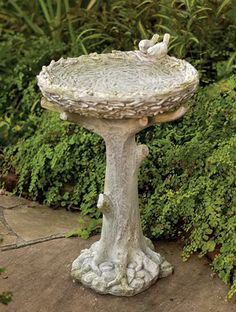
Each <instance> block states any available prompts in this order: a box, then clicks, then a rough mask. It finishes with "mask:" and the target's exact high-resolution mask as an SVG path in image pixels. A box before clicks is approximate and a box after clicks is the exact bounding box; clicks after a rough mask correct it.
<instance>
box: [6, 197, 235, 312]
mask: <svg viewBox="0 0 236 312" xmlns="http://www.w3.org/2000/svg"><path fill="white" fill-rule="evenodd" d="M77 227H78V214H75V213H70V212H66V211H65V210H52V209H50V208H47V207H44V206H40V205H38V204H37V203H32V202H29V201H27V200H23V199H18V198H15V197H10V196H5V195H0V235H1V237H2V242H1V245H0V246H1V249H2V252H1V254H0V267H5V268H6V269H7V271H6V273H4V274H2V275H1V276H0V293H1V292H2V291H4V290H11V291H12V292H13V301H12V302H11V303H10V304H9V305H8V306H4V305H0V311H2V312H5V311H6V312H92V311H93V312H149V311H154V312H155V311H158V312H159V311H160V312H211V311H212V312H213V311H214V312H233V311H235V310H236V305H235V303H234V302H231V303H226V302H225V301H224V298H225V295H226V293H227V290H228V288H227V286H226V285H224V284H223V283H222V282H221V281H220V280H219V279H218V278H217V277H214V278H213V277H212V276H211V275H212V274H211V270H210V267H209V264H208V261H207V260H206V259H205V258H202V259H199V258H197V257H196V256H193V257H191V259H190V260H189V261H187V262H182V260H181V257H180V255H181V247H180V245H179V244H178V243H176V242H160V243H158V244H157V249H158V251H160V252H161V253H163V254H164V255H165V256H166V258H167V259H168V260H169V261H170V262H171V263H172V264H173V265H174V266H175V273H174V274H173V275H172V276H170V277H167V278H164V279H161V280H158V281H157V283H156V284H155V285H154V286H152V287H151V288H150V289H149V290H147V291H145V292H143V293H141V294H139V295H136V296H134V297H130V298H119V297H113V296H109V295H98V294H96V293H94V292H93V291H91V290H89V289H86V288H84V287H82V286H81V285H80V284H77V283H76V284H74V283H73V282H72V280H71V278H70V273H69V272H70V265H71V262H72V261H73V260H74V259H75V258H76V257H77V256H78V254H79V252H80V250H81V249H83V248H85V247H88V246H89V245H90V244H91V243H92V242H94V241H95V240H97V239H98V237H93V238H91V239H89V240H87V241H84V240H82V239H79V238H70V239H66V238H63V235H64V233H66V232H68V231H70V230H73V229H76V228H77ZM19 247H21V248H19Z"/></svg>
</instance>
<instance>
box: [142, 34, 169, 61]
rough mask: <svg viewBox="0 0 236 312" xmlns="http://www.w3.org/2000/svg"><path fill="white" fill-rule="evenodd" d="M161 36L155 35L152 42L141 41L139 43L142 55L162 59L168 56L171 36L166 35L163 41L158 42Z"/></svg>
mask: <svg viewBox="0 0 236 312" xmlns="http://www.w3.org/2000/svg"><path fill="white" fill-rule="evenodd" d="M158 39H159V35H157V34H155V35H153V37H152V39H151V40H141V41H140V42H139V50H140V51H141V52H142V53H145V54H147V55H150V56H152V57H155V58H157V59H160V58H162V57H164V56H166V55H167V52H168V44H169V40H170V35H169V34H164V37H163V41H162V42H158Z"/></svg>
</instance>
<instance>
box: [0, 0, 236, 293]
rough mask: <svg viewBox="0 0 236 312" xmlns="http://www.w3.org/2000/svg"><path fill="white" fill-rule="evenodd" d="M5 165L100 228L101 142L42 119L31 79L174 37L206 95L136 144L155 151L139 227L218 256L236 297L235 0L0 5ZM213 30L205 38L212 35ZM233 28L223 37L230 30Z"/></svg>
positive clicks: (217, 267)
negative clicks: (46, 69)
mask: <svg viewBox="0 0 236 312" xmlns="http://www.w3.org/2000/svg"><path fill="white" fill-rule="evenodd" d="M0 9H1V14H0V22H1V27H0V33H1V38H0V56H1V58H0V59H1V61H0V72H1V76H0V77H1V78H0V87H1V95H0V163H1V165H2V166H1V168H2V169H0V170H1V174H2V176H3V175H5V174H7V172H12V173H14V174H16V175H17V177H18V183H17V186H16V189H15V191H16V192H17V194H22V195H24V196H27V197H30V198H32V199H37V200H40V201H41V202H44V203H46V204H48V205H52V206H54V207H56V206H58V205H62V206H65V207H66V208H67V209H80V210H81V211H82V212H83V213H84V214H90V215H91V216H92V217H93V218H94V220H95V221H93V224H92V225H91V226H90V228H89V230H88V231H87V232H86V230H85V231H84V232H83V233H82V234H83V235H84V236H86V235H87V234H88V232H90V231H93V230H94V229H95V230H96V229H97V227H98V225H99V221H96V220H99V218H100V216H99V213H98V212H97V210H96V200H97V195H98V193H99V192H101V191H102V189H103V180H104V172H105V170H104V168H105V147H104V144H103V142H102V140H101V139H100V138H99V137H97V136H95V135H93V134H91V133H89V132H87V131H86V130H84V129H81V128H79V127H77V126H75V125H71V124H68V123H63V122H62V121H60V120H59V117H58V115H57V114H54V113H50V112H43V110H42V109H41V108H40V104H39V101H40V94H39V91H38V88H37V86H36V79H35V76H36V75H37V74H38V72H39V71H40V69H41V67H42V65H45V64H48V63H49V62H50V60H51V59H53V58H54V59H58V58H60V57H61V56H64V57H66V56H79V55H81V54H84V53H90V52H94V51H97V52H109V51H111V50H113V49H120V50H132V49H134V48H135V47H137V43H138V41H139V40H140V39H141V38H149V37H151V36H152V34H153V33H155V32H158V33H160V34H163V33H164V32H169V33H170V34H171V44H170V54H173V55H175V56H177V57H180V58H185V59H187V60H189V61H190V62H191V63H192V64H193V65H195V66H196V67H197V69H198V70H199V72H200V76H201V89H200V91H199V92H198V94H197V95H196V96H195V98H194V100H193V101H191V102H189V103H188V105H189V106H190V108H191V109H190V112H189V113H188V114H187V115H186V116H185V117H184V119H183V120H181V121H177V122H174V123H173V124H166V125H160V126H156V127H153V128H152V129H148V131H144V132H142V133H141V134H140V135H139V136H138V138H137V140H139V141H140V142H142V143H145V144H147V145H148V147H149V149H150V156H149V157H148V159H147V160H146V161H145V163H144V164H143V166H142V168H141V172H140V178H139V182H140V183H139V194H140V206H141V207H140V208H141V214H142V226H143V229H144V231H145V233H146V235H148V236H149V237H151V238H174V237H181V238H182V240H183V241H184V243H185V247H184V257H185V258H187V257H188V256H189V255H190V254H191V253H193V252H199V253H200V254H201V255H203V254H206V253H208V252H212V251H214V252H215V253H216V254H217V256H216V257H215V259H214V262H213V270H214V271H215V272H217V273H218V274H219V276H220V277H221V278H222V279H223V280H224V281H225V282H227V283H229V284H231V285H233V286H232V288H231V292H230V296H231V295H232V294H233V292H235V290H236V278H235V274H236V273H235V267H236V259H235V255H236V250H235V246H236V237H235V236H236V234H235V233H236V231H235V228H236V214H235V211H236V209H235V200H236V194H235V173H236V152H235V151H236V149H235V145H236V137H235V133H236V132H235V128H236V112H235V109H236V105H235V102H236V90H235V86H236V78H235V70H236V68H235V60H236V53H235V50H236V42H235V38H236V4H235V1H234V0H232V1H217V0H209V1H201V0H195V1H194V0H192V1H187V0H178V1H177V0H176V1H175V0H173V1H170V0H167V1H164V0H163V1H162V0H161V1H151V0H146V1H140V0H134V1H124V0H114V1H92V0H91V1H67V0H63V1H62V0H57V1H50V0H47V1H46V0H40V1H29V0H27V1H17V0H10V1H4V2H3V1H0ZM206 29H207V31H206ZM226 29H227V31H225V30H226Z"/></svg>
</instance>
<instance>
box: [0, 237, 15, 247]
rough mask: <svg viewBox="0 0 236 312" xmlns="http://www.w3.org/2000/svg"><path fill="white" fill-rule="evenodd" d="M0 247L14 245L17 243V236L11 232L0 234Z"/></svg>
mask: <svg viewBox="0 0 236 312" xmlns="http://www.w3.org/2000/svg"><path fill="white" fill-rule="evenodd" d="M0 237H1V240H0V249H1V248H3V247H4V248H5V247H7V246H16V244H17V240H18V238H17V236H16V235H13V234H7V235H0Z"/></svg>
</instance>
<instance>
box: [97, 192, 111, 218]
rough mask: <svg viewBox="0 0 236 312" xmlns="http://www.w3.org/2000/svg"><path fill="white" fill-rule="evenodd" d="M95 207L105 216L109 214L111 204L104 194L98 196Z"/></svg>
mask: <svg viewBox="0 0 236 312" xmlns="http://www.w3.org/2000/svg"><path fill="white" fill-rule="evenodd" d="M97 207H98V209H99V210H100V211H101V212H102V213H103V214H105V215H106V214H109V213H111V212H112V209H111V207H112V202H111V200H110V198H109V196H107V195H106V194H99V197H98V202H97Z"/></svg>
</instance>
